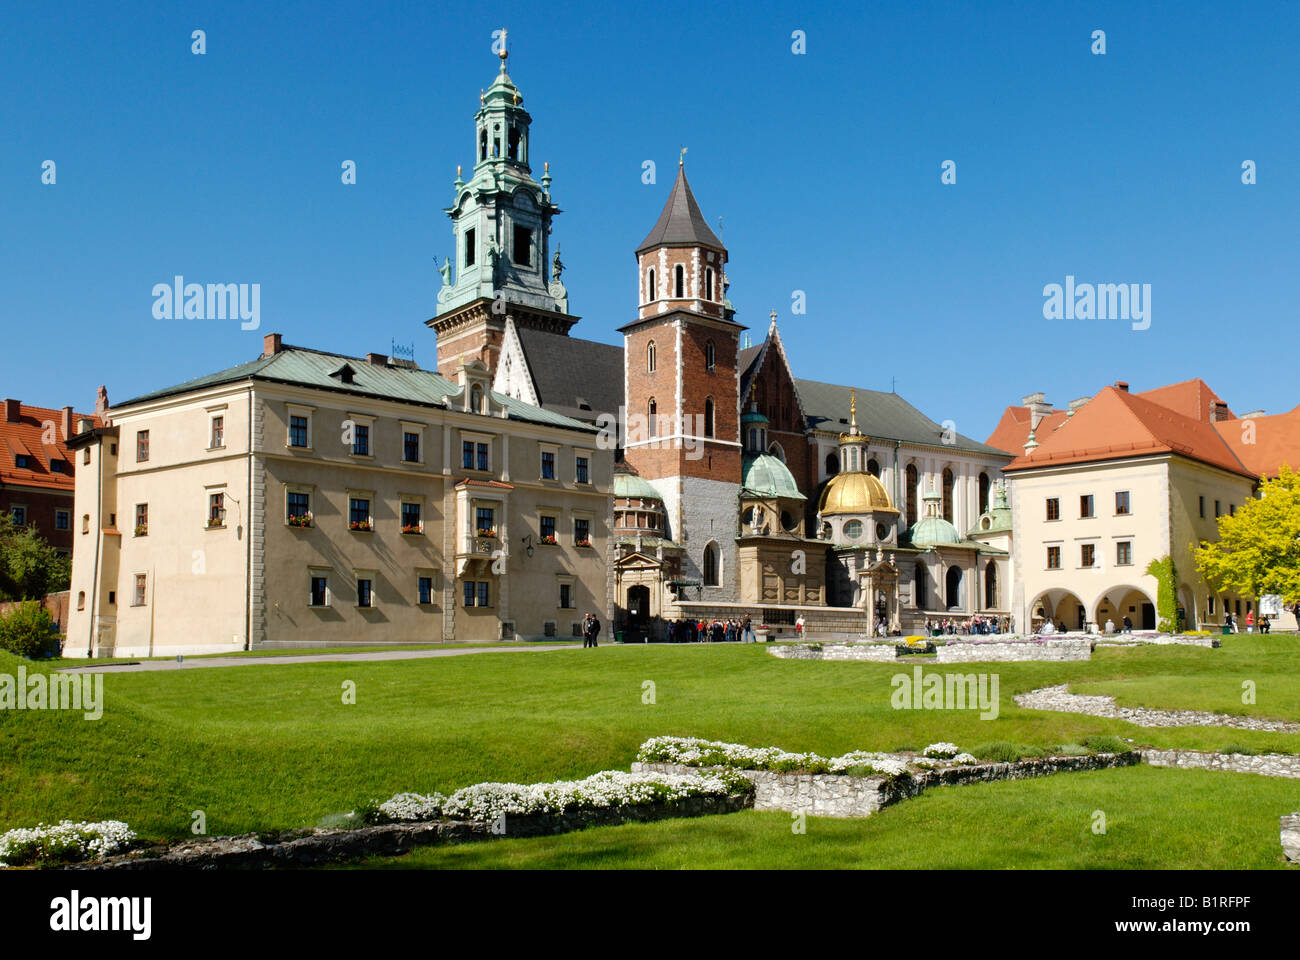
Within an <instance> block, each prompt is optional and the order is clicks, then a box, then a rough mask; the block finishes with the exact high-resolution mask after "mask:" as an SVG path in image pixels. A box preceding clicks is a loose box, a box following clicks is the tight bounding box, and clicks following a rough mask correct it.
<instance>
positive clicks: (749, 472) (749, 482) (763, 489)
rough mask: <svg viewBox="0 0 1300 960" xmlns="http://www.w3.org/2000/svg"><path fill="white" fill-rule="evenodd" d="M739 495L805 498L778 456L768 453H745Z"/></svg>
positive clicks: (787, 498)
mask: <svg viewBox="0 0 1300 960" xmlns="http://www.w3.org/2000/svg"><path fill="white" fill-rule="evenodd" d="M740 470H741V481H740V487H741V495H742V496H751V497H780V498H782V499H785V500H804V499H806V498H805V497H804V495H803V494H802V493H800V492H799V484H797V483H795V482H794V476H793V475H792V474H791V473H790V470H789V468H788V467H786V465H785V464H784V463H782V462H781V460H780V458H778V457H774V456H772V454H770V453H760V454H757V455H753V454H750V455H747V456H746V457H745V459H744V462H743V463H742V464H741V467H740Z"/></svg>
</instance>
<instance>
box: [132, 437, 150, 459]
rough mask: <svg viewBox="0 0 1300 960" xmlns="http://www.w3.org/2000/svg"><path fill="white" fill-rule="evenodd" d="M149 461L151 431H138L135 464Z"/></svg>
mask: <svg viewBox="0 0 1300 960" xmlns="http://www.w3.org/2000/svg"><path fill="white" fill-rule="evenodd" d="M148 459H149V431H148V430H137V431H136V432H135V462H136V463H144V462H145V461H146V460H148Z"/></svg>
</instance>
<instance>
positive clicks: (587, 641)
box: [582, 613, 591, 650]
mask: <svg viewBox="0 0 1300 960" xmlns="http://www.w3.org/2000/svg"><path fill="white" fill-rule="evenodd" d="M589 646H591V614H589V613H588V614H586V615H585V616H584V617H583V618H582V649H584V650H586V649H587V648H588V647H589Z"/></svg>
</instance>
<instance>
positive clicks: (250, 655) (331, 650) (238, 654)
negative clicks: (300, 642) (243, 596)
mask: <svg viewBox="0 0 1300 960" xmlns="http://www.w3.org/2000/svg"><path fill="white" fill-rule="evenodd" d="M579 642H580V641H579V640H573V639H570V638H569V637H560V638H559V639H554V640H552V639H547V640H528V641H520V642H514V643H503V642H500V641H498V642H496V643H421V644H410V643H403V644H395V645H392V646H365V645H362V646H356V647H328V648H325V647H305V648H302V649H286V650H232V651H230V653H196V654H194V655H193V656H187V657H186V658H185V659H186V660H211V659H214V658H218V657H222V658H224V657H231V658H240V659H258V658H261V657H310V656H324V655H332V654H336V653H382V652H387V651H390V650H482V649H485V648H488V647H494V648H496V649H498V650H500V649H506V650H512V649H516V648H519V647H536V646H547V647H549V646H553V645H558V646H571V645H572V646H577V645H578V643H579ZM175 659H176V658H175V657H174V656H171V657H56V658H54V659H53V660H51V661H50V663H51V665H53V666H55V667H87V666H94V665H96V664H101V663H135V662H137V661H145V660H175Z"/></svg>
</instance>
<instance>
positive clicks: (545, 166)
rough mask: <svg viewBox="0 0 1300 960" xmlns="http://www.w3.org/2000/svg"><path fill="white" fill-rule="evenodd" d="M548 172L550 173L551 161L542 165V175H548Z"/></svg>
mask: <svg viewBox="0 0 1300 960" xmlns="http://www.w3.org/2000/svg"><path fill="white" fill-rule="evenodd" d="M550 172H551V161H549V160H547V161H546V162H545V163H543V164H542V173H550Z"/></svg>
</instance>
